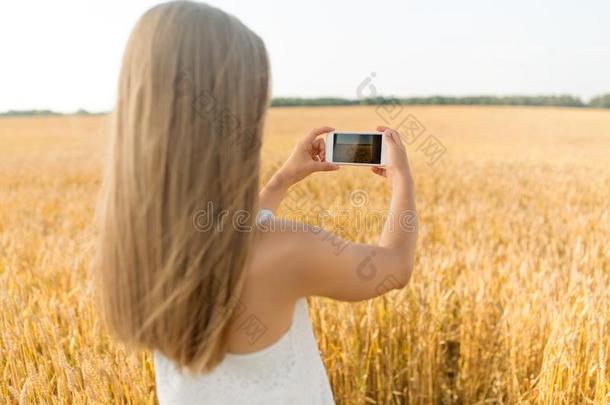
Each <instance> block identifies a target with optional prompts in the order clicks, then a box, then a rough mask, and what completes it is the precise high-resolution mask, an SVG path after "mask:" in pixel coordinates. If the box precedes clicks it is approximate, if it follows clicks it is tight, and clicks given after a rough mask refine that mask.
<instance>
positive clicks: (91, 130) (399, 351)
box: [0, 106, 610, 404]
mask: <svg viewBox="0 0 610 405" xmlns="http://www.w3.org/2000/svg"><path fill="white" fill-rule="evenodd" d="M405 108H407V110H408V112H409V113H411V114H413V115H414V116H416V117H417V118H418V119H419V121H421V123H422V124H423V125H424V126H425V127H426V133H425V135H424V136H423V137H425V136H426V135H428V134H433V135H435V136H436V137H437V138H438V139H439V140H440V141H441V142H442V143H443V145H444V146H445V147H446V153H445V154H444V155H443V156H442V158H441V159H440V160H439V161H438V162H437V163H436V164H434V165H429V164H427V163H426V156H425V155H424V154H423V152H422V151H421V150H420V151H418V150H417V142H416V143H414V144H413V145H412V146H409V147H408V151H409V159H410V162H411V166H412V170H413V173H414V178H415V183H416V195H417V205H418V211H419V217H420V226H421V229H420V237H419V241H418V257H417V262H416V269H415V273H414V275H413V278H412V282H411V283H410V285H409V287H408V288H407V289H405V290H404V291H401V292H396V293H391V294H390V295H388V296H385V297H382V298H378V299H376V300H373V301H370V302H365V303H359V304H341V303H336V302H332V301H329V300H321V299H314V300H312V305H311V308H312V317H313V320H314V327H315V331H316V335H317V338H318V342H319V344H320V349H321V351H322V355H323V359H324V362H325V364H326V366H327V369H328V372H329V376H330V379H331V383H332V387H333V391H334V394H335V397H336V400H337V402H338V403H339V404H362V403H378V404H385V403H397V404H401V403H413V404H420V403H421V404H428V403H432V404H445V403H447V404H450V403H461V404H473V403H544V404H555V403H558V404H559V403H561V404H580V403H582V404H585V403H595V404H607V403H609V402H610V324H609V323H610V287H609V286H610V244H609V236H610V214H609V210H608V208H610V207H609V200H610V198H609V197H610V111H608V110H595V109H586V110H584V109H567V108H566V109H563V108H561V109H560V108H555V109H552V108H518V107H458V106H452V107H435V106H429V107H416V106H409V107H405ZM377 124H383V122H382V120H381V119H380V118H379V116H378V115H377V114H376V112H375V108H374V107H324V108H274V109H271V111H270V113H269V118H268V121H267V126H266V133H265V140H264V147H263V155H264V162H265V167H264V170H263V176H264V177H268V176H269V174H270V171H271V168H272V167H273V166H274V165H275V164H278V163H279V162H281V161H282V159H283V158H285V157H286V156H287V155H288V153H289V151H290V148H291V146H292V144H293V143H294V141H295V139H296V138H297V137H300V136H302V135H304V134H305V133H307V132H308V131H309V130H310V129H311V128H312V127H317V126H322V125H331V126H334V127H336V128H338V129H343V130H358V129H374V127H375V125H377ZM106 128H107V117H105V116H96V117H48V118H43V117H38V118H2V119H0V308H1V310H0V398H3V401H2V402H4V401H6V402H8V403H23V404H26V403H27V404H30V403H66V402H73V403H101V402H125V403H138V404H139V403H153V402H154V401H155V394H154V370H153V365H152V363H151V359H150V357H149V356H148V354H146V353H127V352H126V351H125V350H124V349H123V348H122V347H120V346H117V345H116V344H114V343H113V342H111V341H110V339H109V338H108V335H107V334H106V332H105V330H104V328H103V325H101V324H100V322H99V320H98V317H97V316H96V313H95V310H94V309H93V307H92V305H91V301H90V291H89V287H88V284H87V266H88V264H89V260H90V258H91V256H92V251H91V240H92V235H93V229H92V217H93V210H94V206H95V199H96V195H97V192H98V188H99V185H100V168H101V164H102V162H103V155H104V148H105V145H106V142H107V137H106V135H105V133H106ZM423 137H422V139H423ZM353 190H359V192H360V193H361V195H363V196H364V198H366V200H367V204H365V205H364V206H362V207H359V206H358V204H354V202H353V201H352V200H353V198H352V197H353V196H352V194H351V193H352V191H353ZM388 198H389V190H388V188H387V186H386V184H385V183H384V181H383V179H381V178H378V177H377V176H374V175H372V174H371V173H370V172H369V171H367V170H366V169H356V168H342V169H341V170H340V172H339V173H332V174H329V173H320V174H316V175H314V176H312V177H311V178H310V179H308V180H307V181H305V182H303V183H302V184H300V185H298V186H296V187H295V188H293V189H292V190H291V193H290V195H289V196H288V199H287V203H286V204H285V205H284V206H283V208H282V212H283V214H284V215H285V216H288V217H291V216H292V217H295V216H297V214H298V213H297V212H296V211H295V207H296V208H297V209H300V210H303V211H304V212H306V211H307V210H310V209H311V210H314V209H317V208H319V207H323V208H325V209H329V210H331V212H339V211H341V212H345V210H347V212H350V213H353V214H357V213H358V212H357V211H359V210H360V211H363V212H365V213H366V212H367V211H376V210H377V211H379V210H383V209H385V208H386V205H387V203H388ZM361 213H362V212H361ZM336 224H337V225H338V226H337V227H336V228H335V229H334V231H335V232H336V233H337V234H339V235H340V236H342V237H345V238H350V239H353V240H358V241H368V242H374V241H375V239H376V235H377V234H378V232H379V227H374V226H373V227H371V228H370V229H361V228H357V227H356V226H355V225H353V224H351V223H350V221H349V220H348V219H345V220H343V222H341V221H336ZM379 225H380V224H379Z"/></svg>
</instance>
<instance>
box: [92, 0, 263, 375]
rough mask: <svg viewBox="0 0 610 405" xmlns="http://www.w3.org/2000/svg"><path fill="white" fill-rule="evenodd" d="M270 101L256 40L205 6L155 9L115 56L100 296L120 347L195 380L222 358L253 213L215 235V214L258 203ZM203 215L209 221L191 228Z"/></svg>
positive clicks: (219, 218)
mask: <svg viewBox="0 0 610 405" xmlns="http://www.w3.org/2000/svg"><path fill="white" fill-rule="evenodd" d="M268 92H269V71H268V62H267V54H266V51H265V47H264V44H263V42H262V40H261V39H260V38H259V37H258V36H257V35H256V34H254V33H253V32H252V31H250V30H249V29H248V28H247V27H246V26H244V25H243V24H242V23H241V22H240V21H239V20H237V19H236V18H235V17H233V16H230V15H228V14H226V13H224V12H222V11H221V10H218V9H216V8H213V7H210V6H208V5H205V4H200V3H193V2H186V1H178V2H170V3H165V4H162V5H159V6H156V7H154V8H152V9H150V10H149V11H148V12H146V13H145V14H144V15H143V16H142V17H141V19H140V20H139V22H138V23H137V24H136V26H135V28H134V30H133V32H132V34H131V36H130V38H129V41H128V44H127V48H126V50H125V54H124V56H123V63H122V69H121V73H120V80H119V89H118V100H117V103H116V107H115V109H114V111H113V127H112V128H113V129H112V134H111V148H110V156H109V161H108V164H107V171H106V174H105V177H104V182H103V186H102V193H101V198H100V201H99V206H98V211H97V221H98V226H99V238H98V246H97V251H96V257H95V260H94V266H93V267H94V276H95V282H96V287H97V289H96V291H97V292H98V293H99V295H98V297H99V299H100V305H101V308H102V312H103V317H104V319H105V321H106V323H107V325H108V326H109V328H110V329H111V331H113V332H114V334H115V335H116V336H117V337H118V338H119V339H120V340H122V341H123V342H125V343H127V344H129V345H132V346H136V347H143V348H147V349H150V350H158V351H160V352H162V353H163V354H164V355H165V356H167V357H169V358H171V359H172V360H174V362H175V363H177V364H178V365H180V366H182V367H183V368H185V369H188V370H191V371H194V372H200V371H206V370H211V369H213V368H214V367H215V366H216V365H217V364H218V363H219V362H220V361H221V360H222V358H223V356H224V353H225V351H226V346H225V340H226V339H224V337H225V335H226V332H227V330H228V325H229V320H230V317H231V315H232V314H233V312H234V310H235V308H236V299H237V297H239V294H240V291H241V286H242V284H243V278H244V274H243V269H244V267H245V265H246V264H247V260H248V257H249V253H250V246H251V242H252V240H253V237H254V234H253V232H244V229H247V226H248V225H253V223H254V218H253V215H249V217H243V216H242V218H241V219H240V221H241V222H240V224H241V225H243V226H246V228H244V227H243V226H241V227H240V228H239V229H238V228H236V227H231V226H226V224H225V226H222V225H223V224H222V222H223V220H224V217H223V214H222V212H236V211H237V210H245V211H244V212H247V213H250V214H252V213H254V212H255V210H256V208H257V207H256V205H257V194H258V172H259V159H260V144H261V132H262V126H263V120H264V114H265V110H266V108H267V105H268ZM210 206H211V207H213V212H208V214H209V215H208V217H210V218H212V221H213V222H214V224H215V225H216V226H212V227H206V229H202V228H201V227H198V226H196V225H197V224H196V223H194V216H195V215H196V214H197V213H198V212H201V210H202V209H208V208H209V207H210ZM208 211H210V210H208ZM195 222H196V221H195ZM218 225H220V226H218Z"/></svg>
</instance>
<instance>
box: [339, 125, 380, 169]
mask: <svg viewBox="0 0 610 405" xmlns="http://www.w3.org/2000/svg"><path fill="white" fill-rule="evenodd" d="M333 161H334V162H341V163H365V164H381V135H380V134H344V133H340V132H336V133H335V137H334V139H333Z"/></svg>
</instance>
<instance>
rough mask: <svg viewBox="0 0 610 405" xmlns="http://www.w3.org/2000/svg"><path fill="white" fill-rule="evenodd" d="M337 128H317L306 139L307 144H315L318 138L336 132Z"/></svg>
mask: <svg viewBox="0 0 610 405" xmlns="http://www.w3.org/2000/svg"><path fill="white" fill-rule="evenodd" d="M334 130H335V128H333V127H320V128H316V129H314V130H312V131H311V132H310V133H309V135H307V136H306V137H305V139H304V141H305V142H307V143H311V142H313V141H314V140H315V139H316V138H317V137H318V136H320V135H322V134H327V133H329V132H331V131H334Z"/></svg>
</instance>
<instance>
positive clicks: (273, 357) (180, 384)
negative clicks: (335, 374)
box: [155, 298, 334, 405]
mask: <svg viewBox="0 0 610 405" xmlns="http://www.w3.org/2000/svg"><path fill="white" fill-rule="evenodd" d="M261 328H262V329H261ZM240 329H241V331H242V332H243V333H244V334H246V335H250V336H252V339H256V337H257V336H259V334H260V331H261V330H264V325H260V324H259V323H258V322H257V320H255V319H253V318H248V317H246V318H244V321H243V323H242V324H241V325H240ZM155 372H156V379H157V396H158V397H159V401H160V402H161V403H167V404H189V405H191V404H195V403H201V402H203V403H206V404H211V405H212V404H213V405H220V404H223V405H224V404H235V405H239V404H291V403H292V404H333V403H334V402H333V399H332V392H331V390H330V386H329V384H328V379H327V377H326V372H325V370H324V365H323V364H322V361H321V360H320V355H319V352H318V346H317V344H316V341H315V337H314V335H313V332H312V328H311V322H310V320H309V315H308V311H307V301H306V299H304V298H303V299H300V300H298V301H297V302H296V304H295V307H294V315H293V319H292V324H291V325H290V327H289V329H288V331H287V332H286V333H285V334H284V335H283V336H281V337H280V339H279V340H277V341H276V342H275V343H273V344H272V345H271V346H268V347H266V348H264V349H262V350H259V351H256V352H254V353H248V354H231V353H227V354H226V355H225V358H224V360H223V361H222V362H221V363H220V364H219V365H218V366H217V367H216V368H215V369H214V370H213V371H212V372H211V373H209V374H202V375H189V374H188V373H182V372H180V371H179V370H178V369H177V368H176V367H175V365H174V363H173V362H172V361H171V360H168V359H167V358H165V357H164V356H163V355H161V354H159V353H155Z"/></svg>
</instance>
